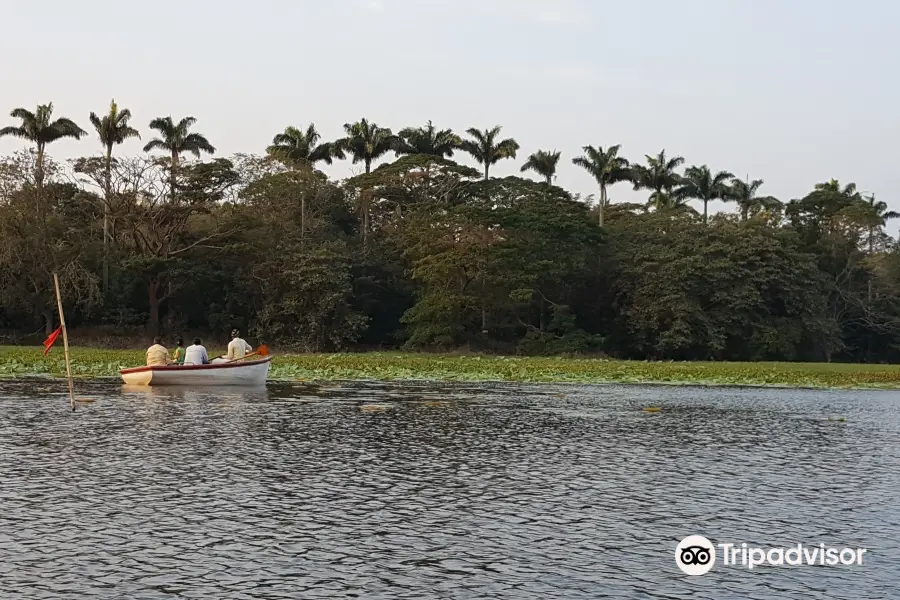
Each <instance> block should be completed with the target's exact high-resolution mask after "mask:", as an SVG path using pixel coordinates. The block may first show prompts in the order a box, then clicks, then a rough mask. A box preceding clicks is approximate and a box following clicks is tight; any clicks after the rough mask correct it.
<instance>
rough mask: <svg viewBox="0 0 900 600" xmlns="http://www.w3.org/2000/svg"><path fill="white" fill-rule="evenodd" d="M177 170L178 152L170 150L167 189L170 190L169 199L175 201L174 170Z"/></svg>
mask: <svg viewBox="0 0 900 600" xmlns="http://www.w3.org/2000/svg"><path fill="white" fill-rule="evenodd" d="M177 170H178V152H176V151H175V150H172V173H171V174H170V175H171V176H170V177H169V189H170V190H171V195H170V197H169V200H170V201H172V202H175V187H176V176H175V172H176V171H177Z"/></svg>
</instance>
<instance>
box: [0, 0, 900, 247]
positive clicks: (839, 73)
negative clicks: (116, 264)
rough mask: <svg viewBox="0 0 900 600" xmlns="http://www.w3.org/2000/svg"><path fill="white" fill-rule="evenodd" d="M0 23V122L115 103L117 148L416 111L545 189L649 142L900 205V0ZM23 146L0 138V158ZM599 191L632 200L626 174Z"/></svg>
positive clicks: (80, 150) (284, 11)
mask: <svg viewBox="0 0 900 600" xmlns="http://www.w3.org/2000/svg"><path fill="white" fill-rule="evenodd" d="M4 12H5V14H4V15H3V20H4V28H3V29H4V34H3V36H0V51H2V55H3V56H6V57H8V60H7V61H6V64H5V66H4V68H3V82H2V85H0V126H5V125H15V124H17V122H16V121H15V120H13V119H11V118H10V117H8V116H7V115H8V111H9V110H12V109H13V108H15V107H19V106H24V107H26V108H29V109H32V110H33V109H34V107H35V106H36V105H37V104H39V103H46V102H50V101H52V102H53V104H54V114H55V115H56V116H67V117H70V118H72V119H73V120H75V121H76V122H77V123H78V124H79V125H81V126H82V127H83V128H84V129H86V130H89V129H90V123H89V121H88V114H89V113H90V111H95V112H97V113H98V114H102V113H103V112H105V111H106V110H108V106H109V102H110V100H111V99H112V98H115V100H116V101H117V102H118V103H119V105H120V107H127V108H129V109H130V110H131V111H132V113H133V114H134V119H133V122H132V125H134V126H136V127H138V128H139V129H141V130H142V136H143V138H144V140H143V142H142V141H137V140H134V141H129V142H127V143H126V144H124V145H123V146H122V147H120V149H118V150H117V151H118V152H122V153H137V152H140V151H141V148H142V146H143V143H144V142H146V141H147V140H148V139H150V137H151V136H152V133H153V132H151V131H149V130H147V128H146V124H147V123H148V122H149V121H150V120H151V119H152V118H154V117H157V116H166V115H172V116H173V117H174V118H175V119H176V120H177V119H179V118H181V117H183V116H188V115H190V116H194V117H196V118H197V119H198V121H197V124H196V125H195V126H194V129H193V130H194V131H196V132H199V133H203V134H204V135H206V136H207V138H208V139H209V140H210V142H211V143H212V144H213V145H214V146H215V147H216V148H217V150H218V152H217V156H218V155H228V154H232V153H234V152H247V153H263V152H264V150H265V147H266V145H267V144H269V143H270V142H271V139H272V136H273V135H274V134H276V133H278V132H279V131H281V130H283V129H284V127H285V126H287V125H295V126H299V127H305V126H306V125H307V124H308V123H310V122H313V123H315V125H316V127H317V128H318V129H319V131H320V132H321V133H322V135H323V137H324V139H326V140H327V139H333V138H336V137H339V136H340V135H341V132H342V125H343V124H344V123H347V122H353V121H357V120H359V119H360V118H362V117H366V118H367V119H369V121H374V122H376V123H377V124H379V125H381V126H384V127H391V128H392V129H393V130H394V131H395V132H396V131H398V130H399V129H401V128H403V127H406V126H418V125H424V123H425V122H426V121H427V120H428V119H431V120H432V121H433V122H434V124H435V125H436V126H438V127H439V128H451V129H453V130H455V131H457V132H458V133H462V132H464V130H465V129H467V128H469V127H476V128H479V129H485V128H489V127H493V126H494V125H501V126H502V127H503V131H502V133H503V135H504V137H505V136H510V137H514V138H515V139H516V140H517V141H518V142H519V144H520V145H521V149H520V151H519V154H518V156H517V158H516V159H515V160H507V161H501V163H499V164H497V165H496V166H494V167H492V170H491V174H492V175H494V176H505V175H511V174H517V173H518V171H519V168H520V166H521V164H522V163H524V161H525V159H526V158H527V156H528V155H529V154H530V153H532V152H534V151H536V150H538V149H547V150H552V149H556V150H559V151H561V152H562V154H563V156H562V159H561V161H560V167H559V171H558V178H557V181H556V183H557V184H559V185H561V186H563V187H565V188H567V189H569V190H571V191H572V192H577V193H581V194H589V193H592V192H595V191H596V190H595V185H594V182H593V180H592V179H591V177H590V176H589V175H588V174H587V173H586V172H584V171H582V170H580V169H578V168H577V167H575V166H574V165H572V163H571V159H572V158H573V157H575V156H578V155H579V154H580V152H581V147H582V146H584V145H587V144H590V145H594V146H598V145H599V146H602V147H604V148H605V147H608V146H610V145H613V144H620V145H621V146H622V149H621V154H622V155H624V156H626V157H627V158H629V159H631V160H633V161H643V159H644V155H646V154H656V153H658V152H659V151H660V150H662V149H665V150H666V153H667V154H669V155H672V156H674V155H680V156H683V157H685V159H686V161H687V163H686V164H688V165H691V164H696V165H702V164H706V165H709V167H710V168H711V169H713V170H728V171H731V172H732V173H734V174H735V175H737V176H739V177H741V178H746V177H749V178H750V179H763V180H765V185H764V186H763V188H762V190H761V192H762V193H764V194H767V195H769V194H770V195H774V196H776V197H779V198H781V199H782V200H790V199H792V198H798V197H801V196H803V195H804V194H805V193H806V192H807V191H809V190H810V189H811V188H812V187H813V186H814V185H815V184H816V183H818V182H821V181H826V180H828V179H831V178H836V179H839V180H840V181H841V183H848V182H851V181H852V182H856V184H857V186H858V187H859V189H860V190H862V191H864V192H866V193H875V194H876V196H877V198H878V199H879V200H884V201H886V202H887V203H888V205H889V206H891V207H892V208H893V209H895V210H900V180H898V177H897V175H896V174H895V172H894V168H895V167H896V165H897V164H898V160H897V159H898V157H897V152H898V145H897V143H896V141H897V139H900V110H898V108H900V78H898V77H897V74H898V72H900V38H898V37H897V36H896V35H895V28H896V23H898V22H900V2H892V1H889V0H859V1H857V2H855V3H850V2H846V1H838V0H680V1H678V2H671V1H669V0H628V1H625V2H623V1H622V0H616V1H615V2H611V1H607V0H480V1H478V0H330V1H323V0H292V1H290V0H253V1H252V2H248V1H237V0H218V1H217V2H212V1H211V0H208V1H205V2H201V1H199V0H180V1H177V2H176V1H174V0H156V1H155V2H121V1H118V2H109V1H101V0H79V1H78V2H71V0H44V1H43V2H21V3H17V4H16V8H15V10H14V11H12V10H7V11H4ZM36 24H40V26H39V27H36ZM21 147H23V143H22V142H21V141H20V140H16V139H11V138H0V154H8V153H11V152H13V151H15V150H17V149H19V148H21ZM100 151H101V149H100V146H99V143H98V142H97V140H96V136H95V135H94V134H93V132H91V135H90V136H89V137H88V138H84V139H82V140H81V141H63V142H59V143H55V144H53V146H52V147H51V148H50V154H51V155H53V156H54V157H55V158H56V159H58V160H65V159H68V158H72V157H75V156H82V155H86V154H93V153H99V152H100ZM460 160H461V162H466V163H470V164H472V163H471V160H470V159H469V158H468V157H462V158H461V159H460ZM361 169H362V166H361V164H357V165H352V164H351V163H350V162H349V161H340V162H337V163H335V164H334V165H333V166H331V167H327V166H326V167H324V170H325V171H326V172H328V173H329V174H330V175H332V176H334V177H345V176H348V175H350V174H353V173H358V172H360V171H361ZM531 177H534V176H533V175H531ZM610 198H611V200H612V201H613V202H619V201H643V200H644V199H645V198H646V193H645V192H635V191H633V190H632V189H631V186H630V185H627V184H622V185H618V186H615V187H614V188H612V190H611V191H610ZM698 208H699V207H698ZM892 229H894V230H895V231H896V226H895V227H893V228H892Z"/></svg>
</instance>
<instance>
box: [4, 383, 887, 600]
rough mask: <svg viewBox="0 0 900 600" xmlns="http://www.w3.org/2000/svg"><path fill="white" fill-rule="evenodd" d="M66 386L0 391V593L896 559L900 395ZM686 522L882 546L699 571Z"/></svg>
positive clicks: (736, 584)
mask: <svg viewBox="0 0 900 600" xmlns="http://www.w3.org/2000/svg"><path fill="white" fill-rule="evenodd" d="M66 393H67V392H66V387H65V384H64V383H63V384H62V385H60V384H58V383H57V382H47V381H27V382H26V381H19V382H4V383H2V384H0V597H3V598H6V597H9V598H23V599H30V598H46V599H49V598H87V599H93V598H131V599H143V598H216V599H218V598H250V599H261V598H266V599H268V598H300V597H302V598H340V597H356V598H517V599H518V598H535V599H537V598H600V597H621V598H741V599H744V598H760V599H769V598H879V599H880V598H888V597H892V596H895V592H894V591H893V590H894V588H895V587H896V585H897V583H898V575H900V567H898V559H900V549H898V534H900V509H897V508H895V503H894V498H895V496H896V495H897V493H898V492H900V479H898V468H900V450H898V448H900V446H898V439H900V435H898V434H900V403H898V398H900V395H898V394H896V393H891V392H820V391H798V392H787V391H781V390H779V391H775V390H722V389H684V388H666V387H616V386H596V387H575V386H571V387H570V386H477V385H455V386H448V385H426V384H415V385H413V384H403V385H401V384H379V385H375V384H334V385H327V386H318V385H305V386H270V387H268V388H260V389H252V390H246V389H244V390H242V389H236V388H218V389H215V388H212V389H199V388H184V389H177V388H155V389H154V388H133V387H122V386H119V385H110V384H93V385H86V384H83V383H79V394H80V395H84V396H89V397H92V398H97V401H96V402H94V403H91V404H84V405H80V406H79V408H78V411H77V412H75V413H74V414H73V413H71V412H69V411H68V409H67V400H66ZM648 406H653V407H661V409H662V410H661V411H659V412H645V411H643V410H642V409H643V408H645V407H648ZM829 417H834V418H838V417H844V418H845V419H846V420H845V421H844V422H840V421H837V420H832V421H829V420H828V418H829ZM690 534H702V535H705V536H707V537H709V538H711V539H713V540H714V541H723V542H737V543H738V544H740V543H741V542H747V543H748V544H751V545H759V546H767V547H771V546H787V545H796V544H797V543H799V542H803V543H807V544H814V545H818V544H819V543H825V544H826V545H833V546H838V547H843V546H851V547H865V548H868V549H869V551H868V554H867V555H866V558H865V561H866V564H864V565H862V566H855V567H796V568H772V567H769V568H761V569H755V570H754V571H752V572H748V571H746V570H743V569H740V568H735V567H721V568H720V567H719V565H717V566H716V567H715V568H714V569H713V570H712V571H711V572H710V573H709V574H707V575H705V576H703V577H700V578H693V579H692V578H688V577H687V576H685V575H683V574H682V573H681V572H680V571H679V570H678V569H677V568H676V566H675V562H674V547H675V545H676V544H677V542H678V541H679V540H680V539H681V538H682V537H685V536H687V535H690Z"/></svg>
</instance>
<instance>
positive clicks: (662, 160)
mask: <svg viewBox="0 0 900 600" xmlns="http://www.w3.org/2000/svg"><path fill="white" fill-rule="evenodd" d="M645 157H646V159H647V164H646V165H635V166H634V167H633V168H632V171H633V181H634V189H636V190H641V189H644V190H652V193H651V194H650V198H649V199H648V202H647V204H648V205H653V206H656V208H663V207H666V206H674V205H676V204H677V203H678V200H679V198H678V197H677V196H675V195H674V194H673V190H674V188H675V186H676V185H679V184H680V183H681V182H682V181H683V178H682V176H681V175H680V174H678V172H677V171H676V169H677V168H678V167H680V166H681V165H683V164H684V158H683V157H681V156H675V157H673V158H669V157H667V156H666V151H665V149H663V150H662V151H661V152H660V153H659V154H657V155H656V156H650V155H649V154H647V155H645Z"/></svg>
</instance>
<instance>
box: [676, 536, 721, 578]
mask: <svg viewBox="0 0 900 600" xmlns="http://www.w3.org/2000/svg"><path fill="white" fill-rule="evenodd" d="M675 564H676V565H678V568H679V569H681V570H682V571H683V572H684V573H685V574H687V575H705V574H706V573H709V570H710V569H712V568H713V565H715V564H716V548H715V546H713V543H712V542H710V541H709V540H708V539H706V538H705V537H703V536H702V535H689V536H688V537H686V538H684V539H683V540H681V541H680V542H679V543H678V545H677V546H676V547H675Z"/></svg>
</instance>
